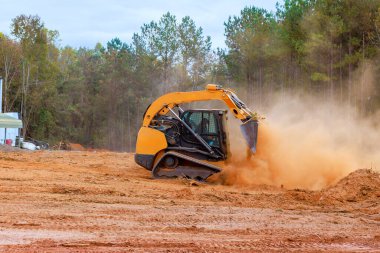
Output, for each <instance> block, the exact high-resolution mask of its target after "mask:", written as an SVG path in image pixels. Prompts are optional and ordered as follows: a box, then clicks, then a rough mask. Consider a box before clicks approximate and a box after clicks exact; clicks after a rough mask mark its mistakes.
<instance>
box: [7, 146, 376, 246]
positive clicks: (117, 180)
mask: <svg viewBox="0 0 380 253" xmlns="http://www.w3.org/2000/svg"><path fill="white" fill-rule="evenodd" d="M0 164H1V166H0V201H1V205H0V251H1V252H129V251H133V252H270V251H281V252H287V251H295V252H300V251H302V252H319V251H326V252H342V251H347V252H380V177H379V174H377V173H374V172H372V171H369V170H360V171H357V172H354V173H352V174H350V175H349V176H347V177H346V178H344V179H343V180H341V181H340V182H339V183H338V184H337V185H335V186H332V187H330V188H328V189H325V190H322V191H317V192H312V191H304V190H284V189H278V188H273V187H266V186H254V187H237V186H223V185H212V184H199V183H196V182H192V181H188V180H185V179H177V180H153V179H151V177H150V173H149V172H148V171H146V170H144V169H142V168H140V167H138V166H137V165H135V163H134V161H133V155H132V154H127V153H111V152H64V151H38V152H0Z"/></svg>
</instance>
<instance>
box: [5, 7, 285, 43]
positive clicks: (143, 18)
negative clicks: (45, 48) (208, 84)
mask: <svg viewBox="0 0 380 253" xmlns="http://www.w3.org/2000/svg"><path fill="white" fill-rule="evenodd" d="M277 1H278V2H280V3H282V0H251V1H248V0H214V1H212V0H177V1H176V0H156V1H154V0H140V1H137V0H33V1H32V0H0V6H1V14H0V32H3V33H5V34H8V35H9V33H10V32H9V31H10V24H11V20H12V19H13V18H14V17H16V16H17V15H20V14H28V15H29V14H33V15H35V14H37V15H39V16H40V17H41V19H42V20H43V21H44V23H45V26H46V27H47V28H48V29H51V30H58V31H59V33H60V42H59V44H60V46H65V45H71V46H73V47H80V46H85V47H94V45H95V44H96V43H97V42H101V43H106V42H107V41H109V40H110V39H112V38H115V37H119V38H120V39H121V40H123V41H125V42H130V40H131V37H132V35H133V33H134V32H139V31H140V27H141V25H142V24H144V23H148V22H150V21H151V20H155V21H157V20H159V18H160V17H161V16H162V14H164V13H166V12H167V11H170V13H172V14H174V15H175V16H176V17H177V20H180V19H181V18H182V17H184V16H186V15H189V16H190V17H191V18H192V19H193V20H194V21H195V23H196V25H197V26H201V27H202V28H203V30H204V33H205V34H206V35H210V36H211V38H212V42H213V47H214V48H216V47H224V46H225V44H224V37H223V33H224V26H223V23H224V22H225V21H226V20H227V19H228V17H229V16H230V15H238V14H239V13H240V10H241V9H243V8H244V7H245V6H251V5H254V6H257V7H261V8H265V9H267V10H270V11H273V12H275V9H276V8H275V5H276V2H277Z"/></svg>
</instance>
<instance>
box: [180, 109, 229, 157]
mask: <svg viewBox="0 0 380 253" xmlns="http://www.w3.org/2000/svg"><path fill="white" fill-rule="evenodd" d="M226 114H227V111H226V110H202V109H196V110H187V111H184V112H183V113H181V115H180V117H181V119H182V120H183V121H185V123H186V124H187V125H188V126H190V127H191V129H192V130H193V131H194V132H195V133H197V134H198V135H199V136H201V137H202V138H203V139H204V140H205V141H206V142H207V144H208V145H210V146H211V147H212V148H213V149H215V150H217V151H218V153H220V154H222V155H223V157H224V158H226V157H227V152H228V140H227V131H226V123H227V122H226V119H227V117H226ZM198 144H199V141H198V140H196V138H195V137H194V135H193V134H192V133H190V131H188V130H187V129H183V138H182V145H183V146H189V147H192V146H194V145H198ZM198 148H199V149H202V148H203V147H202V146H201V145H199V146H198Z"/></svg>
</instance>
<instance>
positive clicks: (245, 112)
mask: <svg viewBox="0 0 380 253" xmlns="http://www.w3.org/2000/svg"><path fill="white" fill-rule="evenodd" d="M210 100H220V101H223V102H224V103H225V104H226V105H227V107H228V108H229V109H230V111H231V113H232V115H233V116H234V117H235V118H237V119H239V120H241V122H242V125H241V126H240V128H241V131H242V134H243V136H244V138H245V139H246V143H247V145H248V147H249V149H250V150H251V152H252V153H255V152H256V143H257V132H258V119H257V115H256V114H255V113H253V112H251V111H250V110H249V109H248V108H247V107H246V105H245V104H244V103H243V102H242V101H241V100H240V99H239V98H238V97H237V96H236V94H235V93H234V92H233V91H232V90H230V89H223V88H222V87H221V86H218V85H215V84H208V85H207V86H206V89H205V90H201V91H190V92H173V93H168V94H165V95H163V96H161V97H159V98H158V99H157V100H155V101H154V102H153V103H152V104H151V105H150V106H149V107H148V108H147V110H146V112H145V114H144V119H143V125H142V127H141V128H140V130H139V133H138V136H137V142H136V154H135V161H136V163H137V164H139V165H141V166H142V167H144V168H146V169H147V170H150V171H152V175H153V177H156V178H161V177H165V178H168V177H186V178H191V179H195V180H199V181H204V180H206V179H207V178H208V177H209V176H211V175H212V174H215V173H218V172H220V171H221V168H220V166H219V164H220V162H221V161H225V160H226V159H227V158H228V157H229V156H230V152H229V142H228V133H227V126H226V120H227V117H226V114H227V111H226V110H216V109H211V110H204V109H197V110H186V111H184V110H183V109H182V108H181V107H180V105H181V104H184V103H190V102H197V101H210Z"/></svg>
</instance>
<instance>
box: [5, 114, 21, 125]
mask: <svg viewBox="0 0 380 253" xmlns="http://www.w3.org/2000/svg"><path fill="white" fill-rule="evenodd" d="M0 128H22V121H21V120H19V119H16V118H13V117H11V116H9V115H6V114H4V113H0Z"/></svg>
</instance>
